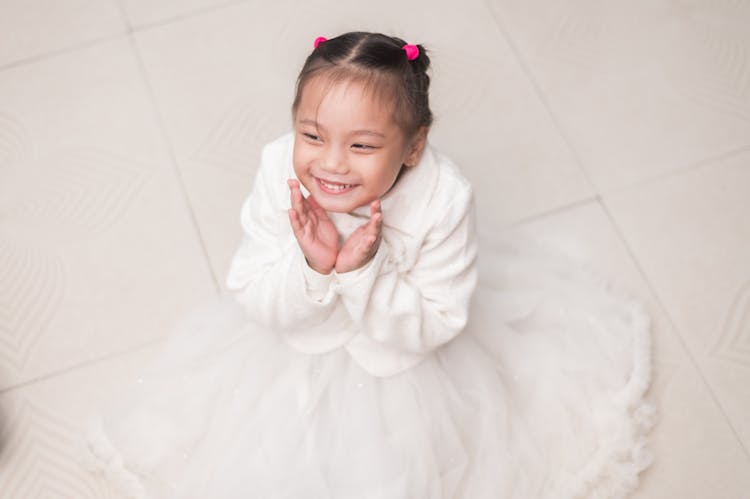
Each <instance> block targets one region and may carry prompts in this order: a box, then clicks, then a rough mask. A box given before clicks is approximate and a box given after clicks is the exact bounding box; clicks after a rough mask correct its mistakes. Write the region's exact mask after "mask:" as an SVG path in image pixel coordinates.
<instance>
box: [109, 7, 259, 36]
mask: <svg viewBox="0 0 750 499" xmlns="http://www.w3.org/2000/svg"><path fill="white" fill-rule="evenodd" d="M119 1H122V0H119ZM247 1H248V0H227V1H224V2H221V3H218V4H216V5H209V6H206V7H200V8H198V9H195V10H191V11H188V12H183V13H182V14H177V15H175V16H172V17H167V18H164V19H158V20H156V21H149V22H146V23H144V24H139V25H136V26H132V28H131V29H132V31H133V32H134V33H137V32H140V31H147V30H150V29H154V28H159V27H162V26H165V25H167V24H172V23H174V22H179V21H184V20H187V19H191V18H193V17H198V16H200V15H203V14H208V13H210V12H214V11H219V10H222V9H227V8H229V7H232V6H233V5H238V4H241V3H246V2H247Z"/></svg>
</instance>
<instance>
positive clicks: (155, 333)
mask: <svg viewBox="0 0 750 499" xmlns="http://www.w3.org/2000/svg"><path fill="white" fill-rule="evenodd" d="M747 26H750V2H747V1H729V0H724V1H711V2H708V1H704V2H697V1H693V2H689V1H684V0H635V1H632V2H609V1H601V0H597V1H594V0H581V1H578V2H562V3H561V2H553V1H550V0H486V1H482V0H466V1H463V2H451V3H449V2H444V3H442V2H429V1H426V0H425V1H423V2H418V3H416V2H413V3H408V4H404V3H403V2H400V1H397V0H385V1H381V2H334V1H333V0H307V1H305V2H301V1H297V2H293V1H287V0H279V1H277V2H273V3H271V2H260V1H258V0H245V1H237V0H234V1H226V0H225V1H219V0H183V1H178V0H160V1H151V0H149V1H147V0H99V1H98V2H90V1H84V0H59V1H56V2H47V1H43V0H5V1H3V2H2V3H1V4H0V498H2V499H6V498H8V499H19V498H23V499H33V498H71V499H73V498H76V499H78V498H109V497H114V495H113V494H112V491H111V490H109V489H108V488H107V487H106V486H105V485H104V484H103V483H100V482H97V481H96V480H93V479H92V478H91V477H90V476H86V475H84V474H82V473H81V471H80V470H79V469H78V468H77V467H76V465H75V464H74V463H73V462H72V460H71V454H70V452H71V451H70V448H71V443H72V442H71V441H72V439H73V438H74V435H75V432H76V430H77V428H78V427H79V425H80V418H81V415H82V414H85V413H86V412H87V411H88V410H89V409H90V408H91V407H92V405H93V404H95V402H96V401H97V400H99V398H100V397H101V396H102V395H103V394H104V393H106V392H107V391H108V387H112V386H115V384H116V383H118V381H120V380H122V379H124V378H126V377H128V376H133V375H134V374H135V370H136V369H137V366H139V365H142V363H143V362H144V361H145V360H146V359H148V358H149V356H150V355H152V354H153V352H154V351H155V349H156V348H158V345H159V340H161V339H163V338H164V337H165V335H166V334H167V333H168V332H169V330H170V326H171V325H172V324H173V323H174V321H175V320H176V318H177V317H180V316H181V315H182V314H184V313H185V312H186V311H187V310H190V309H191V308H192V307H194V306H195V305H196V304H198V303H200V302H201V300H202V299H204V298H206V297H208V296H211V295H214V294H215V293H216V292H217V290H218V289H219V287H220V286H221V285H222V282H223V278H224V275H225V273H226V270H227V266H228V263H229V260H230V257H231V254H232V251H233V250H234V247H235V245H236V243H237V242H238V239H239V236H240V232H239V225H238V211H239V206H240V203H241V201H242V199H243V198H244V196H245V195H246V194H247V193H248V191H249V188H250V186H251V184H252V178H253V177H252V176H253V172H254V171H255V168H256V165H257V158H258V155H259V152H260V147H261V145H262V144H263V143H265V142H267V141H268V140H270V139H271V138H273V137H275V136H277V135H279V134H281V133H283V132H284V131H286V130H287V129H288V127H289V125H290V116H289V111H288V108H289V105H290V97H291V94H292V90H293V83H294V78H295V76H296V72H297V71H298V69H299V67H300V65H301V63H302V61H303V59H304V57H305V56H306V54H307V51H308V50H309V49H310V45H311V43H312V40H313V39H314V38H315V37H316V36H318V35H321V34H323V35H332V34H336V33H339V32H342V31H347V30H351V29H364V30H377V31H385V32H389V33H394V34H399V35H401V36H403V37H404V38H406V39H407V40H410V41H416V42H420V43H423V44H425V45H426V46H427V47H428V48H430V49H431V50H432V52H431V55H432V61H433V75H434V77H433V92H432V99H433V108H434V111H435V114H436V118H437V119H436V123H435V126H434V128H433V131H432V135H431V140H432V142H433V144H435V145H437V146H438V147H439V148H440V149H442V150H443V151H444V152H446V153H447V154H448V155H449V156H451V157H453V158H454V159H455V160H456V162H457V163H458V164H460V165H461V166H462V167H463V168H464V170H465V172H466V174H467V175H468V176H469V177H470V179H471V180H472V181H473V182H474V185H475V188H476V193H477V201H478V206H479V210H480V212H481V216H482V218H483V221H484V223H485V226H486V227H497V228H507V227H518V226H520V227H522V228H524V229H527V230H529V231H531V232H533V233H535V234H537V235H538V236H539V237H541V238H543V239H547V240H550V241H553V242H555V243H556V244H558V245H560V246H561V247H563V248H565V249H566V250H569V252H570V253H571V254H573V255H575V256H576V258H580V259H583V260H586V261H588V262H590V263H591V264H592V265H594V266H596V267H598V268H599V269H601V270H602V272H603V273H604V274H605V275H607V276H609V277H610V279H611V281H612V282H613V283H614V285H616V286H617V287H620V288H622V289H623V290H626V291H627V292H628V293H629V294H631V295H633V296H636V297H638V298H639V299H640V300H642V301H643V302H644V303H645V304H646V305H647V307H648V309H649V310H650V312H651V313H652V316H653V318H654V330H653V334H654V357H655V362H654V364H655V366H654V381H653V385H652V388H651V390H650V392H649V397H650V398H652V399H653V400H655V401H656V403H657V404H658V407H659V411H660V418H659V422H658V425H657V426H656V427H655V429H654V431H653V433H652V435H653V439H652V441H653V447H654V450H655V453H656V461H655V463H654V465H653V466H652V467H651V468H650V469H649V470H648V471H647V472H645V473H644V474H643V475H642V486H641V488H640V489H639V491H638V492H637V493H636V494H635V497H636V498H638V499H645V498H651V499H664V498H680V499H683V498H722V499H732V498H743V499H747V498H750V457H749V456H750V454H749V450H750V389H749V388H748V387H750V30H748V29H747Z"/></svg>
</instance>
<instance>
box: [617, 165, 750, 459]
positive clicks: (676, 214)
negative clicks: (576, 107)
mask: <svg viewBox="0 0 750 499" xmlns="http://www.w3.org/2000/svg"><path fill="white" fill-rule="evenodd" d="M749 165H750V154H744V155H738V156H736V157H733V158H730V159H726V160H724V161H722V162H719V163H716V164H712V165H706V166H704V167H700V168H696V169H694V170H691V171H688V172H685V173H682V174H679V175H675V176H672V177H668V178H665V179H661V180H659V181H656V182H653V183H650V184H648V185H644V186H640V187H639V188H637V189H634V190H632V191H627V192H622V193H619V194H616V195H613V196H611V197H605V202H606V203H607V205H608V206H609V207H610V209H611V210H612V213H613V215H614V217H615V218H616V220H617V223H618V224H619V225H620V226H621V227H622V230H623V233H624V234H625V237H626V239H627V240H628V243H629V244H630V245H631V246H632V247H633V250H634V252H635V254H636V256H637V258H638V260H639V261H640V262H641V263H642V265H643V268H644V269H645V271H646V273H647V274H648V275H649V278H650V280H651V281H652V283H653V285H654V288H655V289H656V290H657V293H658V294H659V296H660V298H661V300H662V301H663V303H664V304H665V306H666V308H667V310H668V312H669V314H670V315H671V317H672V318H673V320H674V322H675V324H676V325H677V327H678V329H679V330H680V332H681V333H682V334H683V335H684V337H685V340H686V342H687V344H688V346H689V348H690V350H691V352H692V354H693V355H694V356H695V358H696V360H697V361H698V365H699V366H700V368H701V370H702V371H703V372H704V373H705V374H706V376H707V379H708V381H709V384H710V386H711V388H712V389H713V390H714V392H715V393H716V395H717V397H718V399H719V401H720V403H721V405H722V407H723V408H724V410H726V411H727V414H728V415H729V416H730V418H731V420H732V423H733V425H734V426H735V428H736V430H737V432H738V433H739V434H740V435H741V436H742V439H743V442H744V445H745V447H746V448H747V449H750V423H748V418H747V415H748V414H749V413H750V394H749V393H748V391H747V386H748V383H750V336H749V335H748V333H749V332H750V330H749V329H748V327H747V326H748V313H747V311H748V307H749V306H750V290H749V288H750V284H748V283H750V260H749V259H748V257H747V256H748V254H750V223H748V220H747V213H748V193H750V168H748V166H749Z"/></svg>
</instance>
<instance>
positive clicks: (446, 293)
mask: <svg viewBox="0 0 750 499" xmlns="http://www.w3.org/2000/svg"><path fill="white" fill-rule="evenodd" d="M384 243H385V244H384ZM389 253H390V248H389V246H388V244H387V242H386V240H385V239H383V241H382V242H381V246H380V247H379V248H378V251H377V253H376V255H375V257H373V259H372V260H371V261H370V262H369V263H368V264H367V265H366V266H364V267H362V268H360V269H357V270H355V271H353V272H348V273H344V274H339V275H338V276H337V277H338V285H337V292H338V293H339V295H340V296H341V299H342V301H343V304H344V306H345V308H346V309H347V311H348V312H349V314H350V316H351V318H352V320H353V321H354V323H355V325H356V326H357V327H358V329H359V331H360V333H361V334H362V335H365V336H366V337H367V339H368V340H370V342H373V341H374V342H375V343H377V344H378V345H376V347H377V348H378V350H382V351H392V352H394V353H399V352H400V353H403V354H405V355H407V356H410V355H411V356H413V355H424V354H426V353H427V352H429V351H431V350H433V349H435V348H437V347H438V346H440V345H442V344H444V343H446V342H448V341H449V340H451V339H452V338H453V337H455V336H456V335H458V334H459V333H460V332H461V330H462V329H463V328H464V326H465V325H466V322H467V319H468V309H469V302H470V299H471V295H472V294H473V291H474V289H475V287H476V283H477V271H476V256H477V241H476V231H475V219H474V199H473V195H472V192H471V187H470V186H468V185H467V186H464V188H463V190H462V191H461V192H458V193H456V194H455V196H454V197H453V200H452V202H451V203H450V204H449V206H447V207H446V208H445V211H444V214H443V216H442V217H441V218H440V219H439V221H438V223H436V224H435V226H434V227H433V228H432V229H431V230H430V231H429V232H428V233H427V235H426V237H425V240H424V242H423V244H422V246H421V249H420V252H419V254H418V257H417V260H416V262H415V264H414V266H413V267H412V268H410V269H408V270H407V271H399V270H398V269H392V270H388V271H384V269H385V268H388V267H389V266H388V265H384V264H385V262H386V261H387V260H388V258H389Z"/></svg>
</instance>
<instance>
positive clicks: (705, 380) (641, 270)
mask: <svg viewBox="0 0 750 499" xmlns="http://www.w3.org/2000/svg"><path fill="white" fill-rule="evenodd" d="M598 201H599V203H600V205H601V208H602V210H604V213H605V214H606V215H607V218H609V221H610V223H611V224H612V226H613V227H614V229H615V231H616V232H617V236H618V237H619V238H620V242H621V243H622V245H623V247H624V248H625V250H626V251H627V252H628V255H630V258H631V260H632V261H633V263H634V265H635V266H636V268H637V269H638V273H640V275H641V277H643V280H644V281H645V282H646V286H647V288H648V289H649V291H650V292H651V294H652V295H653V297H654V300H655V301H656V305H657V306H658V307H659V309H660V311H661V312H662V313H663V314H664V317H665V318H666V319H667V322H668V323H669V325H670V326H671V327H672V330H673V331H674V334H673V336H676V339H677V341H678V343H679V344H680V345H681V346H682V349H683V350H684V351H685V355H686V356H687V358H688V361H689V362H690V364H691V365H692V366H693V368H694V369H695V371H696V373H698V376H699V377H700V378H701V380H703V383H705V385H706V387H707V388H708V392H709V393H710V395H711V398H712V399H713V401H714V403H715V404H716V406H717V407H718V408H719V410H720V411H721V414H722V415H723V416H724V419H725V421H726V423H727V425H728V426H729V428H730V430H731V431H732V433H734V436H735V438H736V439H737V442H738V443H739V444H740V447H741V448H742V450H743V451H744V453H745V456H746V457H747V458H748V459H750V450H749V449H748V448H747V447H746V446H745V443H744V442H743V441H742V438H740V434H739V432H738V431H737V429H736V428H735V427H734V425H733V424H732V420H731V419H730V418H729V415H728V414H727V411H726V410H725V409H724V406H723V405H722V404H721V402H720V401H719V399H718V397H717V396H716V393H715V392H714V389H713V387H712V386H711V383H709V381H708V377H707V376H706V374H705V373H704V372H703V369H701V367H700V364H699V363H698V361H697V359H696V358H695V356H694V355H693V352H692V351H691V349H690V347H689V346H688V344H687V341H686V340H685V338H684V337H683V333H681V331H680V328H678V327H677V325H676V323H675V321H674V319H673V318H672V315H671V314H670V313H669V310H668V309H667V307H666V306H665V305H664V302H663V301H662V300H661V298H660V296H659V293H658V292H657V290H656V288H655V286H654V285H653V283H652V282H651V280H650V279H649V278H648V275H647V273H646V271H645V269H644V268H643V266H642V265H641V262H640V260H639V259H638V258H637V256H636V254H635V252H634V251H633V248H632V247H631V246H630V244H628V241H627V239H626V238H625V234H624V233H623V231H622V229H621V228H620V226H619V225H618V223H617V220H616V219H615V217H614V215H613V214H612V212H611V211H610V209H609V207H608V206H607V204H606V202H604V200H603V199H602V198H601V197H600V198H599V200H598Z"/></svg>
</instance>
